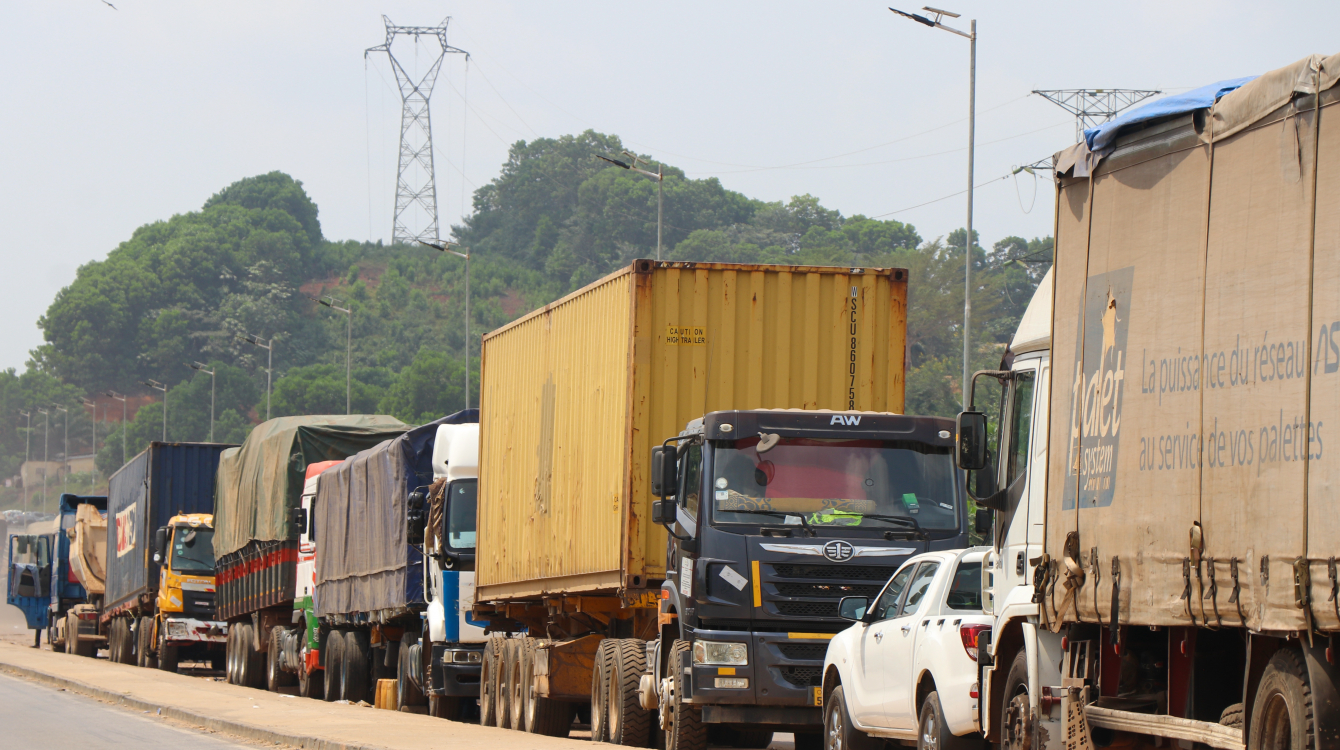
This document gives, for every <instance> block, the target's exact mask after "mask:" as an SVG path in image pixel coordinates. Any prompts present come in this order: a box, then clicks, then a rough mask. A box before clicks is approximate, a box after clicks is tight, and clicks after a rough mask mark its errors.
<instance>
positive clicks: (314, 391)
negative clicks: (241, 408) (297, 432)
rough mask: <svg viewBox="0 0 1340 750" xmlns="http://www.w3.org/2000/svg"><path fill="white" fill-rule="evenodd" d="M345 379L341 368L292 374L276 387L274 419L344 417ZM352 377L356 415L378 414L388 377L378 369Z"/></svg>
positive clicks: (301, 370) (316, 368) (324, 367)
mask: <svg viewBox="0 0 1340 750" xmlns="http://www.w3.org/2000/svg"><path fill="white" fill-rule="evenodd" d="M344 375H345V373H344V368H343V367H339V366H338V365H307V366H306V367H295V368H293V369H291V370H289V371H288V373H287V374H285V375H284V377H283V378H281V379H280V380H279V382H277V383H275V386H274V392H273V394H272V395H271V402H270V409H271V416H274V417H286V416H296V415H304V414H344V409H345V377H344ZM353 375H354V377H353V380H352V382H351V394H352V397H353V398H352V400H353V413H354V414H372V413H375V412H376V410H377V402H378V401H379V400H381V397H382V394H383V393H385V392H386V385H387V384H389V373H387V372H386V371H385V370H379V369H378V368H359V369H358V370H355V371H354V373H353ZM369 381H371V382H369ZM261 399H262V400H261V402H260V403H259V404H258V406H257V411H259V412H261V413H262V414H263V413H264V411H265V402H264V396H261Z"/></svg>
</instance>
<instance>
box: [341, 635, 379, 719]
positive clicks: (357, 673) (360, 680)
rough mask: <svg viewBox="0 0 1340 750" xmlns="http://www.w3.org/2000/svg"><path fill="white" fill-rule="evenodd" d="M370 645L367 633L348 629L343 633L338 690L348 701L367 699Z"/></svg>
mask: <svg viewBox="0 0 1340 750" xmlns="http://www.w3.org/2000/svg"><path fill="white" fill-rule="evenodd" d="M371 650H372V647H371V646H370V645H369V644H368V634H367V633H366V632H365V631H362V630H350V631H348V632H346V633H345V634H344V662H343V664H341V669H340V692H341V693H342V695H341V696H340V697H342V698H343V699H344V700H347V701H349V702H350V703H357V702H359V701H364V702H366V701H367V699H368V677H369V669H368V667H369V664H368V658H369V655H370V652H371Z"/></svg>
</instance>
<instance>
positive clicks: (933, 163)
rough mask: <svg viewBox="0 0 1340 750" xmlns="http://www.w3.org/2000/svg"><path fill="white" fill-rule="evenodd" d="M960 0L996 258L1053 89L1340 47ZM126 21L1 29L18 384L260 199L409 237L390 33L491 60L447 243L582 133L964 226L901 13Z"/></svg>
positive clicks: (1040, 204) (590, 11) (128, 2)
mask: <svg viewBox="0 0 1340 750" xmlns="http://www.w3.org/2000/svg"><path fill="white" fill-rule="evenodd" d="M952 1H953V2H955V3H957V4H956V5H953V6H952V7H951V8H950V9H951V10H956V11H958V12H960V13H962V14H963V16H964V17H963V18H961V19H958V20H957V21H954V22H951V23H956V24H958V25H959V26H962V27H964V28H966V27H967V19H968V18H969V17H976V18H977V19H978V33H979V35H980V41H979V44H978V89H977V105H978V124H977V143H978V148H977V179H976V182H977V183H978V184H981V183H984V182H987V181H989V180H994V181H992V182H990V184H988V185H985V186H983V187H981V188H980V189H979V190H978V191H977V208H976V221H975V225H976V228H977V230H978V231H979V233H980V234H981V236H982V239H983V241H984V242H986V243H991V242H994V241H996V240H997V239H999V238H1001V237H1004V236H1007V235H1012V234H1013V235H1023V236H1026V237H1034V236H1043V235H1048V234H1050V233H1051V228H1052V205H1051V193H1050V192H1049V186H1048V184H1047V183H1046V182H1045V181H1042V180H1038V181H1037V182H1036V184H1035V181H1034V178H1032V177H1030V176H1028V175H1020V176H1019V177H1018V179H1017V180H1016V179H1015V178H1007V179H1004V180H1002V179H999V178H1001V177H1002V176H1006V175H1009V174H1010V171H1011V168H1012V167H1013V166H1015V165H1021V164H1028V163H1031V162H1033V161H1036V160H1038V159H1041V158H1043V157H1046V156H1049V155H1050V154H1051V153H1053V152H1054V151H1056V150H1058V149H1060V148H1063V147H1065V146H1067V145H1069V144H1070V143H1072V142H1073V140H1074V124H1073V123H1074V121H1073V119H1072V118H1071V117H1070V116H1069V115H1067V114H1066V113H1065V112H1063V111H1062V110H1060V109H1058V108H1057V107H1056V106H1055V105H1052V104H1050V103H1048V102H1046V101H1044V100H1042V99H1041V98H1039V97H1037V96H1030V95H1029V92H1030V91H1031V90H1033V89H1035V88H1080V87H1128V88H1155V89H1162V90H1165V91H1177V90H1184V89H1186V88H1190V87H1194V86H1199V85H1201V84H1204V83H1208V82H1212V81H1216V80H1220V79H1224V78H1232V77H1237V76H1243V75H1251V74H1256V73H1260V72H1263V71H1265V70H1269V69H1271V68H1276V67H1280V66H1283V65H1286V64H1288V63H1290V62H1293V61H1294V60H1297V59H1298V58H1301V57H1303V56H1304V55H1307V54H1311V53H1325V54H1330V53H1333V52H1336V51H1337V49H1336V47H1337V46H1340V45H1337V42H1336V37H1335V29H1337V28H1340V3H1337V2H1334V0H1330V1H1329V2H1322V1H1318V2H1300V3H1261V2H1254V3H1245V2H1208V1H1201V2H1195V1H1190V2H1166V0H1165V1H1161V2H1155V1H1153V0H1130V1H1128V2H1120V3H1102V4H1095V3H1079V2H1074V1H1073V0H1071V1H1069V2H1027V3H1006V2H984V1H982V0H952ZM942 2H945V3H948V2H951V0H942ZM112 3H113V4H114V5H115V9H113V8H112V7H110V6H109V5H107V4H105V3H104V2H103V0H62V1H61V2H41V3H7V4H6V6H5V10H4V12H3V16H2V17H3V23H0V63H3V70H4V71H5V74H4V83H3V84H0V174H2V175H3V177H4V179H3V181H0V243H3V244H0V248H3V249H2V250H0V252H2V253H3V258H4V261H5V263H4V273H3V274H0V319H3V320H4V321H5V324H4V325H3V326H0V367H17V368H20V369H22V367H23V365H24V362H25V360H26V358H27V353H28V351H29V350H30V349H31V348H33V347H34V346H37V345H38V344H40V343H41V342H42V337H41V331H40V330H39V329H38V328H37V325H36V321H37V319H38V317H39V316H41V315H42V314H43V313H44V312H45V311H46V308H47V306H48V305H49V304H50V302H51V300H52V298H53V296H54V295H55V294H56V292H57V291H59V290H60V289H61V287H63V286H65V285H67V284H69V283H70V282H71V280H73V278H74V274H75V270H76V269H77V268H78V267H79V266H80V265H82V264H84V263H87V262H89V261H91V260H97V259H101V258H104V257H105V256H106V254H107V253H108V252H109V251H110V250H112V249H113V248H115V247H116V245H117V244H118V243H120V242H122V241H124V240H125V239H127V238H128V237H129V236H130V234H131V232H132V231H134V229H135V228H136V227H138V226H140V225H142V224H145V223H146V222H151V221H154V220H158V219H166V218H168V217H170V216H172V215H173V214H176V213H182V212H186V211H192V210H196V209H198V208H199V207H200V206H201V204H202V203H203V202H204V201H205V200H206V199H207V198H209V196H210V195H212V194H213V193H215V192H216V191H218V190H219V189H221V188H223V187H224V186H226V185H227V184H229V183H231V182H233V181H235V180H237V179H240V178H243V177H247V176H249V175H255V174H259V173H264V172H268V171H271V170H275V169H278V170H283V171H285V172H288V173H289V174H291V175H293V176H294V177H296V178H297V179H299V180H302V182H303V184H304V185H305V187H306V189H307V192H308V193H309V194H310V195H311V196H312V198H313V199H314V200H315V201H316V203H317V205H318V206H319V207H320V210H321V216H320V218H321V225H322V228H323V230H324V232H325V235H326V237H328V238H331V239H360V240H361V239H367V238H372V239H378V238H381V239H386V238H388V237H389V234H390V228H391V207H392V205H393V204H392V198H393V189H394V170H395V157H396V139H397V137H398V121H399V106H400V103H399V98H398V95H397V94H396V93H395V91H394V89H393V88H392V87H393V86H394V78H393V76H392V73H391V70H390V67H389V64H388V62H387V60H386V58H385V56H380V57H374V58H371V59H369V60H368V61H366V62H365V61H364V56H363V50H364V49H365V48H367V47H370V46H373V45H376V44H379V43H380V42H381V41H382V39H383V37H384V29H383V25H382V20H381V14H383V13H385V14H386V15H388V16H390V17H391V19H392V20H393V21H395V22H396V23H399V24H404V25H411V24H423V25H433V24H436V23H438V22H439V21H441V20H442V18H443V17H444V16H451V17H452V25H451V31H450V42H451V43H452V44H453V45H454V46H457V47H460V48H461V49H464V50H467V51H469V52H470V54H471V60H470V63H469V68H468V72H467V68H466V64H465V61H464V60H463V59H461V58H460V57H459V56H457V57H452V58H449V59H448V61H447V63H446V64H445V66H444V69H443V74H442V77H441V80H440V82H439V85H438V89H437V91H436V92H435V94H434V96H433V102H434V106H433V117H434V118H436V119H435V122H434V127H435V140H436V146H437V152H438V154H437V157H438V167H437V168H438V191H439V204H440V207H441V208H440V211H441V215H442V223H443V225H444V226H446V225H449V224H450V223H452V222H454V221H457V220H458V217H459V216H460V215H461V211H462V207H465V208H468V206H469V199H468V193H469V192H470V191H472V190H473V187H474V186H478V185H483V184H484V183H486V182H487V181H488V180H490V179H492V178H493V177H494V176H495V175H496V174H497V170H498V167H499V165H500V164H501V163H502V161H503V159H504V158H505V156H506V152H507V147H508V145H509V144H511V143H513V142H515V141H517V140H521V139H525V140H530V139H533V138H535V137H537V136H544V137H549V136H558V135H562V134H566V133H575V132H580V131H582V130H585V129H587V128H595V129H597V130H600V131H602V132H606V133H614V134H617V135H619V136H620V137H622V138H623V139H624V142H625V144H627V145H629V146H630V147H633V148H635V149H636V150H638V151H639V152H642V153H647V154H651V155H654V156H656V157H658V158H663V159H664V160H665V161H667V162H668V163H672V164H675V165H678V166H680V167H682V168H683V169H685V170H686V171H687V172H688V173H689V175H690V176H691V177H707V176H716V177H718V178H719V179H720V180H721V181H722V183H723V184H724V185H725V186H726V187H728V188H731V189H733V190H738V191H741V192H743V193H745V194H746V195H749V196H752V197H756V198H761V199H765V200H785V199H787V198H789V197H790V196H792V195H797V194H803V193H810V194H813V195H816V196H818V197H819V198H820V199H821V200H822V201H823V203H824V205H826V206H829V207H831V208H836V209H839V210H841V211H842V212H843V213H844V214H846V215H851V214H856V213H861V214H865V215H867V216H880V215H890V214H891V218H897V219H898V220H900V221H905V222H908V223H911V224H912V225H914V226H915V227H916V228H917V230H918V231H919V232H920V233H921V235H922V236H923V237H925V238H927V239H931V238H934V237H937V236H942V235H944V234H946V233H948V232H949V231H952V230H953V229H954V228H956V227H961V226H963V222H964V213H965V200H964V198H963V197H962V196H954V194H955V193H957V192H959V191H961V190H963V188H964V185H965V182H966V178H967V176H966V149H965V141H966V135H967V130H966V114H967V83H968V75H967V71H968V42H967V40H965V39H962V38H960V37H957V36H954V35H952V34H948V33H945V32H943V31H939V30H933V29H928V28H925V27H923V26H920V25H918V24H914V23H911V22H909V21H906V20H903V19H900V18H898V17H896V16H894V15H893V14H892V13H890V12H889V11H888V10H887V9H886V5H885V4H881V3H878V2H855V1H847V2H828V3H794V2H776V1H774V2H767V3H763V2H720V1H718V2H687V1H681V2H674V3H655V4H653V3H629V2H568V3H540V2H503V1H501V0H490V1H489V2H477V1H474V0H461V1H460V2H449V3H444V2H382V3H362V2H330V1H323V2H296V1H289V2H282V3H274V2H264V3H262V2H241V1H239V0H229V2H211V3H204V2H187V1H184V0H174V1H173V2H146V1H145V0H112ZM905 9H907V10H911V9H913V8H912V7H908V8H905ZM434 50H435V46H434V45H433V43H431V42H429V41H428V40H424V41H423V42H421V43H420V45H419V48H418V50H416V49H415V45H414V44H413V43H411V42H405V43H403V45H399V46H397V48H396V54H397V56H398V57H399V58H400V59H401V60H402V62H404V63H405V64H406V65H407V66H408V67H413V66H414V65H415V64H416V53H417V55H418V57H417V64H419V65H420V66H422V65H423V64H425V63H426V62H427V60H428V59H429V58H430V57H431V55H432V53H433V51H434ZM467 104H468V107H467V106H466V105H467ZM462 171H463V173H464V177H462ZM1035 187H1036V190H1037V192H1036V200H1035V193H1034V190H1035ZM463 189H464V191H465V194H463V192H462V190H463ZM946 196H953V197H948V198H946V199H945V200H939V201H938V202H930V201H936V199H939V198H945V197H946ZM928 202H930V203H929V204H928V205H919V204H927V203H928ZM1030 208H1031V211H1026V209H1030ZM893 212H896V213H893Z"/></svg>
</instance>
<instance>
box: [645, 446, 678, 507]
mask: <svg viewBox="0 0 1340 750" xmlns="http://www.w3.org/2000/svg"><path fill="white" fill-rule="evenodd" d="M677 457H678V452H677V451H676V450H675V449H674V448H670V447H667V446H664V445H661V446H657V447H655V448H652V449H651V494H652V495H653V496H655V497H674V496H675V495H677V494H679V467H678V465H676V463H675V459H676V458H677Z"/></svg>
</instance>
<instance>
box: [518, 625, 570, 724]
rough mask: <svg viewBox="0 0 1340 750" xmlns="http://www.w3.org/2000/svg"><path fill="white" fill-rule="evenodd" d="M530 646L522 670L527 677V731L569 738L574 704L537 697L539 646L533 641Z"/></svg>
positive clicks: (525, 654)
mask: <svg viewBox="0 0 1340 750" xmlns="http://www.w3.org/2000/svg"><path fill="white" fill-rule="evenodd" d="M528 640H529V639H528ZM530 644H531V647H530V648H528V649H526V651H525V653H524V656H525V660H526V663H525V667H524V668H523V669H522V674H524V675H525V677H526V688H525V690H526V708H525V726H526V731H527V732H530V733H531V734H540V735H544V736H546V737H567V736H568V734H569V733H570V732H571V731H572V704H571V703H568V702H567V701H560V700H554V699H553V698H546V697H542V696H539V695H536V692H535V652H536V651H538V648H537V646H538V645H539V644H538V643H536V642H535V641H533V640H531V641H530Z"/></svg>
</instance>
